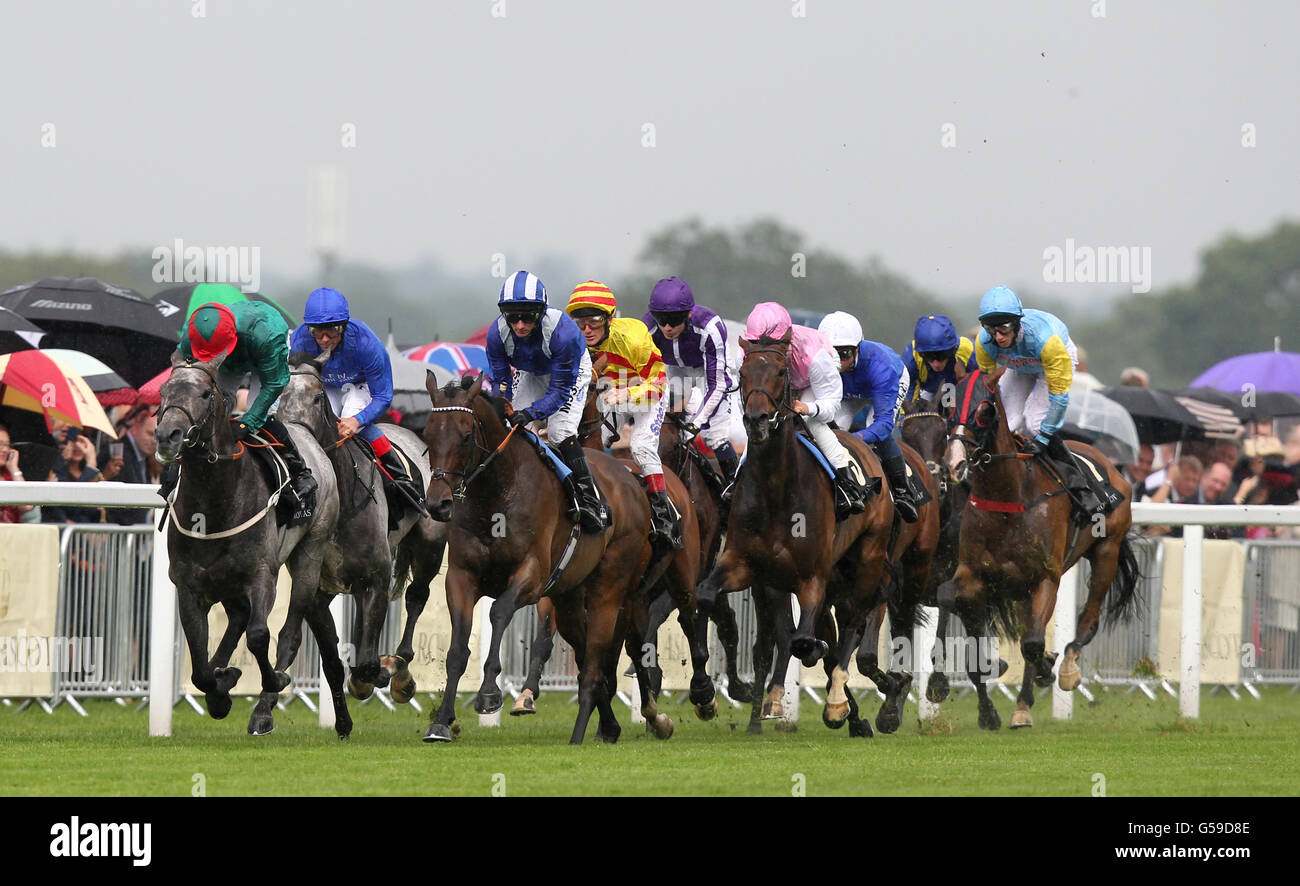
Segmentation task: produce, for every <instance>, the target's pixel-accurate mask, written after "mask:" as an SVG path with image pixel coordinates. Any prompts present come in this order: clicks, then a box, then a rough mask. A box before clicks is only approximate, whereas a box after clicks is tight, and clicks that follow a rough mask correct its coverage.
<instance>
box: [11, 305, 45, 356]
mask: <svg viewBox="0 0 1300 886" xmlns="http://www.w3.org/2000/svg"><path fill="white" fill-rule="evenodd" d="M44 336H45V330H43V329H41V328H40V327H39V326H37V325H36V324H34V323H32V322H31V321H30V320H27V319H24V318H23V317H21V316H19V315H18V314H15V313H14V312H13V311H11V310H9V309H8V308H0V354H12V353H13V352H14V351H27V350H31V349H33V348H35V347H37V346H38V345H39V344H40V341H41V339H42V338H43V337H44Z"/></svg>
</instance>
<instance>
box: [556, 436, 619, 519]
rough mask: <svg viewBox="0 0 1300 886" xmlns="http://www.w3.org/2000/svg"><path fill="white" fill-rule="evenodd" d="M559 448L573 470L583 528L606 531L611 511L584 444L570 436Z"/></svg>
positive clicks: (579, 515)
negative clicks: (597, 489) (601, 497)
mask: <svg viewBox="0 0 1300 886" xmlns="http://www.w3.org/2000/svg"><path fill="white" fill-rule="evenodd" d="M557 448H558V449H559V450H560V457H561V458H563V459H564V463H565V464H566V465H568V466H569V470H571V471H573V485H574V488H575V489H576V490H577V493H578V519H579V521H580V522H581V523H582V530H583V531H584V532H604V531H605V530H606V529H607V528H609V526H610V523H611V520H610V518H609V511H608V509H606V507H605V502H604V501H602V500H601V499H600V496H599V494H598V493H597V492H596V481H595V480H593V479H592V477H591V467H590V466H589V465H588V464H587V456H586V454H585V453H584V452H583V449H582V444H581V443H579V442H578V438H577V437H570V438H569V439H567V440H564V441H563V442H561V443H560V444H559V445H558V447H557Z"/></svg>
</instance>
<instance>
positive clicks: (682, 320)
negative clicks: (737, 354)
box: [642, 277, 740, 482]
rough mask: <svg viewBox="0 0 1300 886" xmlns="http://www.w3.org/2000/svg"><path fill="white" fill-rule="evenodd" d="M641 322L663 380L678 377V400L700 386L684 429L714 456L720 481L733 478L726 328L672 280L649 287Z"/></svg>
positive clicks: (735, 464)
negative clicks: (661, 368) (658, 356)
mask: <svg viewBox="0 0 1300 886" xmlns="http://www.w3.org/2000/svg"><path fill="white" fill-rule="evenodd" d="M642 322H643V323H645V325H646V326H647V327H648V328H649V329H650V337H651V338H652V339H653V340H654V344H655V347H657V348H658V349H659V353H660V354H662V355H663V361H664V367H665V368H666V369H667V371H668V381H669V383H670V384H671V383H673V382H674V381H675V380H677V379H681V380H682V381H681V382H678V383H679V384H682V386H683V389H682V397H683V402H685V400H686V395H687V394H688V393H689V391H690V389H691V388H693V387H702V388H703V389H704V390H703V393H704V397H703V399H702V400H701V401H700V405H699V406H698V407H697V408H696V410H695V414H694V415H692V416H691V417H690V418H689V419H688V420H687V430H688V431H689V432H690V433H692V434H698V435H699V436H700V437H701V438H702V439H703V440H704V443H705V445H706V446H708V447H709V448H710V449H712V450H713V454H714V455H716V456H717V457H718V466H719V467H720V468H722V473H723V479H724V480H725V481H726V482H731V481H732V480H734V479H735V478H736V468H737V467H738V466H739V463H740V459H739V458H738V457H737V455H736V450H735V449H734V448H732V445H731V439H730V437H729V436H728V431H729V429H730V427H731V401H730V395H729V393H728V392H729V391H730V389H731V376H730V375H729V374H728V373H727V327H726V325H725V324H723V322H722V318H721V317H719V316H718V315H717V314H715V313H714V312H713V311H710V310H709V309H708V308H706V307H704V306H703V305H697V304H696V303H695V296H694V294H693V293H692V292H691V287H689V286H687V285H686V283H685V282H684V281H682V280H679V279H678V278H676V277H667V278H665V279H663V280H660V281H659V282H658V283H656V284H655V288H654V290H653V291H652V292H651V293H650V310H648V311H646V314H645V317H644V318H642Z"/></svg>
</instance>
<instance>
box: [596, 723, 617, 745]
mask: <svg viewBox="0 0 1300 886" xmlns="http://www.w3.org/2000/svg"><path fill="white" fill-rule="evenodd" d="M622 733H623V730H622V729H617V727H616V731H614V732H601V731H599V730H597V731H596V741H599V742H603V743H604V744H617V743H618V737H619V736H620V735H621V734H622Z"/></svg>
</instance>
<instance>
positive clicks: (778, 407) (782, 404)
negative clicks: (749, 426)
mask: <svg viewBox="0 0 1300 886" xmlns="http://www.w3.org/2000/svg"><path fill="white" fill-rule="evenodd" d="M751 354H776V355H778V356H780V357H781V359H782V360H783V361H785V363H786V365H785V366H783V367H782V368H783V369H785V370H786V373H785V391H784V392H783V393H782V394H781V399H780V400H777V399H776V398H775V397H773V396H772V394H771V393H770V392H769V391H768V390H767V388H763V387H755V388H751V389H750V390H749V392H748V393H746V394H745V395H744V397H743V399H742V400H741V404H740V408H741V410H742V411H743V410H746V409H748V408H749V398H750V397H752V396H753V395H754V394H762V395H763V396H764V397H766V398H767V399H768V400H769V401H770V402H771V403H772V408H773V412H772V417H771V418H769V419H768V420H767V423H768V424H769V425H771V426H772V430H774V431H775V430H777V429H778V428H780V427H781V423H782V422H783V421H785V417H786V416H787V415H793V414H794V409H793V407H791V405H790V367H789V351H788V349H787V348H779V347H763V348H749V349H748V350H746V351H745V359H746V360H748V359H749V357H750V355H751ZM741 369H742V370H743V369H744V364H743V363H742V364H741Z"/></svg>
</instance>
